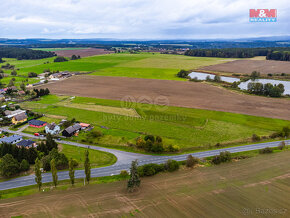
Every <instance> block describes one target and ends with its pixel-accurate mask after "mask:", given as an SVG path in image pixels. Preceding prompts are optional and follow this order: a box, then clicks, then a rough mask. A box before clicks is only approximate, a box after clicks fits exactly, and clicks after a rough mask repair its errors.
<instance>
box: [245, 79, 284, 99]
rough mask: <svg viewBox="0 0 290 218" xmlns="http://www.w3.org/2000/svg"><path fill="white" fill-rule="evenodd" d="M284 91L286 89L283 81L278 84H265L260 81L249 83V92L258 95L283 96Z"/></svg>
mask: <svg viewBox="0 0 290 218" xmlns="http://www.w3.org/2000/svg"><path fill="white" fill-rule="evenodd" d="M284 91H285V88H284V85H283V84H281V83H280V84H278V85H273V84H271V83H266V84H264V85H263V84H262V83H258V82H257V83H256V82H250V83H248V92H249V93H253V94H256V95H264V96H270V97H281V95H282V94H283V93H284Z"/></svg>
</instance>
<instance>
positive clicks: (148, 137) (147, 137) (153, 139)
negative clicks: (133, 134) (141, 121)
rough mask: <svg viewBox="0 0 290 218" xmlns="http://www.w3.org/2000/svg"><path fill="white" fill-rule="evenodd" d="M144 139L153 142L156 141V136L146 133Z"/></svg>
mask: <svg viewBox="0 0 290 218" xmlns="http://www.w3.org/2000/svg"><path fill="white" fill-rule="evenodd" d="M144 140H145V141H146V142H147V141H148V140H150V141H151V142H152V143H154V142H155V137H154V136H153V135H146V136H145V137H144Z"/></svg>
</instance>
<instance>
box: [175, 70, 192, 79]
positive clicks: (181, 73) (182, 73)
mask: <svg viewBox="0 0 290 218" xmlns="http://www.w3.org/2000/svg"><path fill="white" fill-rule="evenodd" d="M189 74H190V72H189V71H187V70H180V71H179V72H178V73H177V76H178V77H180V78H187V77H188V75H189Z"/></svg>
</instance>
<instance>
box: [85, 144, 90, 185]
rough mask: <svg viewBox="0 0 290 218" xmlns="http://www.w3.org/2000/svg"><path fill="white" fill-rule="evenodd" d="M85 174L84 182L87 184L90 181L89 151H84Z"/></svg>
mask: <svg viewBox="0 0 290 218" xmlns="http://www.w3.org/2000/svg"><path fill="white" fill-rule="evenodd" d="M85 174H86V181H87V183H88V184H89V182H90V179H91V164H90V159H89V150H88V149H87V150H86V151H85Z"/></svg>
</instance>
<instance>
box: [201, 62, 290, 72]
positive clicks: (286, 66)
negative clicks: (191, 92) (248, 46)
mask: <svg viewBox="0 0 290 218" xmlns="http://www.w3.org/2000/svg"><path fill="white" fill-rule="evenodd" d="M200 70H209V71H218V72H229V73H242V74H251V73H252V72H253V71H255V70H256V71H259V72H260V73H262V74H268V73H279V74H281V73H287V74H290V62H289V61H288V62H287V61H268V60H236V61H230V62H227V63H222V64H216V65H211V66H205V67H202V68H200Z"/></svg>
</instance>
